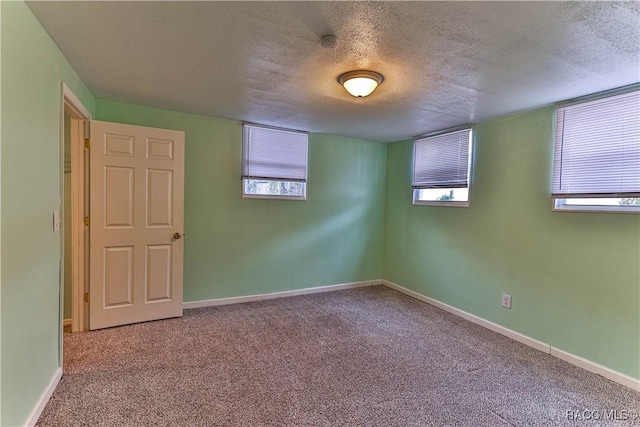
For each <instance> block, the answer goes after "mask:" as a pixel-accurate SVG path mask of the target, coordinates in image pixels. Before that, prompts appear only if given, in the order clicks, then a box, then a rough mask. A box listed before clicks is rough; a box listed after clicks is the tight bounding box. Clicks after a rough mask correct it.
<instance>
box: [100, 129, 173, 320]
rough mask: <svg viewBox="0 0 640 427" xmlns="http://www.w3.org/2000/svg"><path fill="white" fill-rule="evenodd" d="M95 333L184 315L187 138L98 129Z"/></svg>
mask: <svg viewBox="0 0 640 427" xmlns="http://www.w3.org/2000/svg"><path fill="white" fill-rule="evenodd" d="M90 164H91V167H90V192H91V193H90V218H91V227H90V285H89V288H90V303H89V308H90V313H89V327H90V329H99V328H106V327H110V326H118V325H124V324H128V323H135V322H143V321H147V320H155V319H162V318H168V317H176V316H181V315H182V262H183V251H184V243H183V239H181V238H178V239H176V238H175V237H174V234H175V233H179V234H178V235H179V236H180V235H182V233H183V226H184V133H183V132H180V131H172V130H165V129H155V128H148V127H142V126H131V125H123V124H119V123H108V122H100V121H92V122H91V148H90Z"/></svg>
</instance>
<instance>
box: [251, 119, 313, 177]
mask: <svg viewBox="0 0 640 427" xmlns="http://www.w3.org/2000/svg"><path fill="white" fill-rule="evenodd" d="M243 132H244V135H243V151H242V178H243V179H267V180H275V181H298V182H306V181H307V145H308V139H307V134H306V133H302V132H293V131H286V130H280V129H272V128H265V127H260V126H255V125H248V124H245V125H244V131H243Z"/></svg>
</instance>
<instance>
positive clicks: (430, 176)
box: [412, 128, 471, 189]
mask: <svg viewBox="0 0 640 427" xmlns="http://www.w3.org/2000/svg"><path fill="white" fill-rule="evenodd" d="M470 143H471V128H467V129H462V130H458V131H454V132H450V133H445V134H442V135H437V136H432V137H427V138H422V139H416V140H415V141H414V143H413V183H412V185H413V188H416V189H420V188H464V187H468V186H469V147H470V145H471V144H470Z"/></svg>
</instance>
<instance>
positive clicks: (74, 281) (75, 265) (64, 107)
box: [60, 82, 92, 366]
mask: <svg viewBox="0 0 640 427" xmlns="http://www.w3.org/2000/svg"><path fill="white" fill-rule="evenodd" d="M65 112H66V113H67V114H68V115H69V116H70V117H71V132H70V133H71V253H70V254H67V253H64V232H65V230H64V113H65ZM91 118H92V117H91V112H90V111H89V110H88V109H87V108H86V107H85V105H84V104H83V103H82V101H80V99H79V98H78V97H77V96H76V95H75V94H74V93H73V91H71V89H69V87H68V86H67V85H66V84H65V83H64V82H62V96H61V108H60V123H61V126H60V129H61V137H60V152H61V162H62V164H61V166H60V167H61V179H60V187H61V188H60V194H61V197H60V210H61V212H62V215H61V224H62V227H61V239H60V241H61V254H62V256H61V259H60V366H62V345H63V329H64V328H63V325H64V274H65V272H64V259H65V258H66V257H71V319H72V323H71V330H72V331H73V332H78V331H83V330H85V329H86V328H85V324H86V315H85V302H84V293H85V290H84V289H85V286H86V271H87V269H86V254H85V251H86V250H87V249H88V245H86V237H87V236H86V233H85V226H84V217H85V212H86V210H85V204H86V202H87V201H88V200H87V198H86V197H85V195H86V191H87V189H88V186H87V185H86V178H87V176H88V175H87V174H86V170H85V168H86V166H85V165H86V161H85V155H84V153H85V147H84V139H85V135H84V133H85V130H84V129H85V125H84V122H85V121H86V120H91Z"/></svg>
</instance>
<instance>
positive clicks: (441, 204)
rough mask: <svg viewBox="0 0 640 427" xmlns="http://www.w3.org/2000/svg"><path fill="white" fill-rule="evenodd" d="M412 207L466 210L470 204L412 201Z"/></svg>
mask: <svg viewBox="0 0 640 427" xmlns="http://www.w3.org/2000/svg"><path fill="white" fill-rule="evenodd" d="M413 205H414V206H440V207H449V208H468V207H471V203H470V202H435V201H428V200H414V201H413Z"/></svg>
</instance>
